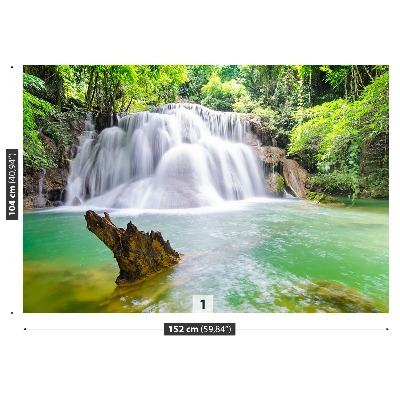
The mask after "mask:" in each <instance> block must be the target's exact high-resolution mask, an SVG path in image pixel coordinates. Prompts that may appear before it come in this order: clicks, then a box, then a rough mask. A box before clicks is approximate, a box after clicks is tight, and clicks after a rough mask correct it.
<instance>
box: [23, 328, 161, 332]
mask: <svg viewBox="0 0 400 400" xmlns="http://www.w3.org/2000/svg"><path fill="white" fill-rule="evenodd" d="M24 330H25V331H162V330H163V329H159V328H157V329H152V328H25V329H24Z"/></svg>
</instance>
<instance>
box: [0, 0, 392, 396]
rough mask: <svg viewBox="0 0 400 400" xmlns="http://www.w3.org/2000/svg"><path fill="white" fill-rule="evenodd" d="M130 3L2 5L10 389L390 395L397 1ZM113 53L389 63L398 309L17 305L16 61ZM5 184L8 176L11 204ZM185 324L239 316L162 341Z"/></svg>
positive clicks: (202, 59)
mask: <svg viewBox="0 0 400 400" xmlns="http://www.w3.org/2000/svg"><path fill="white" fill-rule="evenodd" d="M135 3H136V2H134V1H133V0H130V1H120V2H117V1H113V2H102V1H96V2H94V1H93V2H89V1H86V2H84V1H82V0H81V1H75V0H70V1H68V2H65V3H61V2H55V1H43V0H42V1H41V0H37V1H35V2H29V3H27V4H24V2H22V1H17V0H14V1H13V2H12V3H11V2H10V3H6V4H5V5H2V22H1V27H0V29H1V36H0V37H1V41H2V46H1V49H2V62H1V72H0V78H1V85H0V88H1V89H2V91H1V108H0V109H1V112H2V126H1V131H2V135H1V136H2V137H1V143H2V147H3V149H4V150H2V154H3V157H4V158H5V149H6V148H19V149H20V159H19V166H20V176H19V178H20V180H19V182H20V197H19V200H20V220H19V221H5V216H4V214H3V217H2V218H3V222H2V224H1V231H2V234H3V235H2V238H1V244H2V245H1V256H2V263H1V268H2V275H1V276H2V280H1V290H0V293H1V298H0V306H1V319H2V324H1V326H2V328H1V329H2V338H1V361H0V362H1V364H2V367H3V373H2V378H3V379H2V380H3V382H5V383H3V384H2V385H1V386H0V395H1V397H2V398H5V399H10V400H13V399H29V398H30V399H40V400H47V399H51V400H53V399H57V400H60V399H108V398H113V399H120V398H121V399H122V398H124V399H126V398H139V399H155V398H158V397H165V398H168V399H169V398H171V399H228V398H233V399H244V398H245V399H258V398H269V399H273V400H275V399H278V400H280V399H292V398H296V399H297V398H299V399H303V398H304V399H376V398H382V399H397V398H398V396H399V388H398V384H396V378H397V376H398V363H399V361H398V360H399V351H398V347H399V346H398V342H399V330H398V326H399V312H400V307H399V282H400V280H399V272H398V269H399V261H398V260H399V257H398V254H399V250H398V248H399V243H400V241H399V234H398V224H397V222H398V220H399V219H398V210H397V209H398V204H397V203H398V198H399V197H398V188H397V185H398V183H397V181H398V173H399V171H398V163H399V161H398V159H399V156H398V154H397V151H398V149H399V148H400V147H399V139H398V136H399V134H400V132H399V126H400V124H399V105H400V101H399V88H400V65H399V59H398V57H397V53H398V43H396V39H397V38H398V21H397V16H398V14H397V13H396V11H395V9H394V6H392V5H391V4H395V3H394V2H389V1H386V0H381V1H379V2H376V1H363V2H357V1H353V2H352V1H349V0H347V1H343V0H336V1H334V2H326V3H325V2H321V1H307V0H306V1H279V2H276V3H277V4H275V3H270V2H267V1H264V2H261V1H258V2H257V1H253V0H248V1H246V2H239V1H217V0H214V1H210V0H203V1H201V2H194V1H183V0H182V1H178V0H174V1H172V0H169V1H164V2H161V1H158V0H157V1H149V2H143V4H135ZM107 63H113V64H140V63H143V64H152V63H158V64H169V63H171V64H180V63H181V64H200V63H202V64H389V65H390V110H391V111H390V132H391V133H390V157H391V158H390V169H391V170H390V196H391V200H390V312H389V313H388V314H378V315H369V314H361V315H358V314H357V315H353V314H345V315H321V314H311V315H307V314H305V315H303V314H293V315H287V314H271V315H270V314H261V315H259V314H207V315H200V314H197V315H196V314H151V315H136V314H134V315H120V314H112V315H107V314H78V315H74V314H23V313H22V66H23V65H24V64H107ZM11 66H14V68H11ZM4 158H3V160H4ZM1 164H2V166H1V169H2V172H1V174H2V175H3V176H4V175H5V171H4V169H5V166H4V161H3V162H2V163H1ZM4 191H5V184H2V185H1V192H2V198H3V199H5V193H4ZM3 201H4V200H3ZM11 312H13V314H11ZM191 321H193V322H235V323H236V327H237V334H236V336H234V337H164V336H163V331H162V328H163V323H164V322H191ZM24 328H27V330H26V331H25V330H24ZM386 328H389V330H388V331H387V330H386ZM396 370H397V373H396V372H395V371H396ZM1 392H4V393H1Z"/></svg>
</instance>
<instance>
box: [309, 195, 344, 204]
mask: <svg viewBox="0 0 400 400" xmlns="http://www.w3.org/2000/svg"><path fill="white" fill-rule="evenodd" d="M306 200H308V201H311V202H312V203H315V204H324V205H336V206H342V205H344V203H342V202H341V201H340V200H339V199H337V198H336V197H333V196H329V195H328V194H325V193H317V192H310V193H308V195H307V196H306Z"/></svg>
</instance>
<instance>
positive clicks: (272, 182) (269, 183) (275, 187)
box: [265, 172, 285, 197]
mask: <svg viewBox="0 0 400 400" xmlns="http://www.w3.org/2000/svg"><path fill="white" fill-rule="evenodd" d="M265 182H266V188H267V191H268V192H269V193H270V194H271V195H275V196H279V197H283V193H284V190H285V180H284V179H283V177H282V176H281V175H280V174H279V173H278V172H272V173H270V174H269V175H268V178H267V179H266V181H265Z"/></svg>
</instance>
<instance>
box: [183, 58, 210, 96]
mask: <svg viewBox="0 0 400 400" xmlns="http://www.w3.org/2000/svg"><path fill="white" fill-rule="evenodd" d="M186 68H187V78H188V79H187V80H186V81H185V82H184V83H183V84H182V85H181V87H180V96H181V97H183V98H184V99H187V100H190V101H194V102H197V103H198V102H200V99H201V88H202V87H203V86H204V85H205V84H207V82H208V81H209V80H210V78H211V75H212V73H213V72H215V71H216V69H217V67H216V66H215V65H187V66H186Z"/></svg>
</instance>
